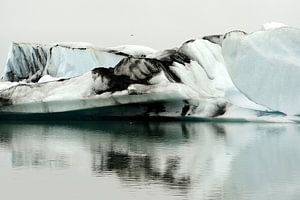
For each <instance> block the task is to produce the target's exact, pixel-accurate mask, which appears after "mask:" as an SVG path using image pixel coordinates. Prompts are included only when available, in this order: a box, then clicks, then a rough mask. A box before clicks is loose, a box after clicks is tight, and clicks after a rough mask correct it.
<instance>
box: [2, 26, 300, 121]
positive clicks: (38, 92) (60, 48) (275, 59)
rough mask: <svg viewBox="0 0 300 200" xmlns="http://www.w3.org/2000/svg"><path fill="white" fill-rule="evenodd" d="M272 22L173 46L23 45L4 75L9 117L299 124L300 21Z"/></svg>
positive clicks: (14, 50)
mask: <svg viewBox="0 0 300 200" xmlns="http://www.w3.org/2000/svg"><path fill="white" fill-rule="evenodd" d="M266 27H271V28H265V29H263V30H260V31H257V32H254V33H250V34H247V33H245V32H243V31H232V32H229V33H226V34H222V35H211V36H205V37H203V38H202V39H193V40H189V41H187V42H185V43H183V44H182V45H181V46H180V47H178V48H173V49H168V50H163V51H157V50H154V49H152V48H148V47H143V46H135V45H127V46H120V47H109V48H98V47H95V46H93V45H91V44H88V43H58V44H47V45H40V44H29V43H13V44H12V47H11V50H10V52H9V56H8V61H7V65H6V67H5V70H4V75H3V77H2V82H0V119H20V118H21V119H32V118H35V119H39V120H42V119H47V120H48V119H66V118H69V119H80V120H83V119H86V120H89V119H92V120H97V119H103V118H104V119H105V118H110V117H122V118H128V117H134V118H138V119H144V118H147V119H149V118H165V119H179V120H182V119H185V120H186V119H188V120H205V121H206V120H209V121H210V120H217V121H268V122H299V121H300V120H299V117H298V116H297V115H298V114H299V113H300V112H299V111H300V109H299V108H300V107H299V106H298V105H297V101H299V100H300V96H299V95H300V93H299V92H297V91H298V86H299V83H298V82H296V79H297V77H300V74H299V72H300V71H298V65H297V64H298V63H299V62H298V58H297V56H298V55H299V52H298V51H297V50H298V48H297V44H298V43H297V42H298V41H297V40H296V37H297V34H298V29H294V28H288V27H285V26H281V25H278V24H275V25H274V24H273V25H272V24H271V25H269V26H266ZM299 38H300V37H299ZM284 39H285V40H284ZM298 40H299V39H298ZM293 41H295V42H294V43H293ZM284 42H285V43H284ZM280 43H284V44H281V45H279V44H280ZM275 47H277V48H278V50H276V51H274V48H275ZM298 57H299V56H298ZM292 95H293V98H292ZM297 95H298V96H297Z"/></svg>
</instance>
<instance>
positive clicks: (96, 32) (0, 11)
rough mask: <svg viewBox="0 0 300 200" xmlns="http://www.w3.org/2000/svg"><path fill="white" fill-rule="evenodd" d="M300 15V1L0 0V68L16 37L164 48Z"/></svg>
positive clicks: (290, 22)
mask: <svg viewBox="0 0 300 200" xmlns="http://www.w3.org/2000/svg"><path fill="white" fill-rule="evenodd" d="M299 19H300V12H299V0H48V1H45V0H0V70H1V72H2V70H3V67H4V64H5V61H6V56H7V52H8V49H9V46H10V43H11V42H12V41H24V42H40V43H49V42H60V41H83V42H91V43H94V44H95V45H97V46H100V47H107V46H115V45H123V44H138V45H146V46H150V47H152V48H156V49H164V48H170V47H175V46H179V45H180V44H181V43H182V42H184V41H186V40H188V39H191V38H198V37H202V36H204V35H209V34H217V33H225V32H227V31H230V30H232V29H242V30H245V31H254V30H257V29H259V28H260V26H261V24H262V23H265V22H269V21H278V22H282V23H285V24H288V25H291V26H296V27H300V21H299ZM131 34H133V36H130V35H131Z"/></svg>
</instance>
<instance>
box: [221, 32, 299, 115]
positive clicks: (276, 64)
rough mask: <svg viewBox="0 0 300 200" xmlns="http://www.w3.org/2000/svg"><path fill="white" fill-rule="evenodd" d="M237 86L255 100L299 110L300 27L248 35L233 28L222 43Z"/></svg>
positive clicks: (295, 112)
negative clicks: (234, 30)
mask: <svg viewBox="0 0 300 200" xmlns="http://www.w3.org/2000/svg"><path fill="white" fill-rule="evenodd" d="M222 52H223V56H224V60H225V63H226V66H227V67H228V72H229V74H230V76H231V78H232V81H233V82H234V84H235V86H236V87H237V88H238V89H239V90H240V91H242V92H243V93H244V94H245V95H246V96H247V97H249V99H251V100H252V101H254V102H256V103H258V104H261V105H264V106H266V107H268V108H270V109H272V110H274V111H280V112H283V113H285V114H288V115H299V114H300V103H299V102H300V81H299V78H300V30H299V29H296V28H290V27H281V28H275V29H269V30H265V31H257V32H254V33H251V34H249V35H244V34H242V33H241V32H233V33H231V34H230V35H228V36H227V37H226V38H225V40H224V41H223V44H222Z"/></svg>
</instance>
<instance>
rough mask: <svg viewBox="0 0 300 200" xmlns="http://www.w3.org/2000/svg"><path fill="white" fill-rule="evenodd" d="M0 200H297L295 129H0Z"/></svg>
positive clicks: (188, 125)
mask: <svg viewBox="0 0 300 200" xmlns="http://www.w3.org/2000/svg"><path fill="white" fill-rule="evenodd" d="M0 186H1V189H0V191H1V193H0V199H3V200H20V199H26V200H27V199H28V200H48V199H49V200H84V199H86V200H96V199H97V200H99V199H103V200H104V199H116V200H119V199H120V200H121V199H126V200H127V199H128V200H150V199H151V200H152V199H153V200H168V199H172V200H173V199H180V200H184V199H187V200H190V199H197V200H248V199H249V200H250V199H251V200H299V199H300V125H296V124H270V123H204V122H201V123H199V122H130V121H121V122H120V121H103V122H79V121H77V122H59V123H58V122H53V123H35V122H3V121H2V122H1V123H0Z"/></svg>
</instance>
